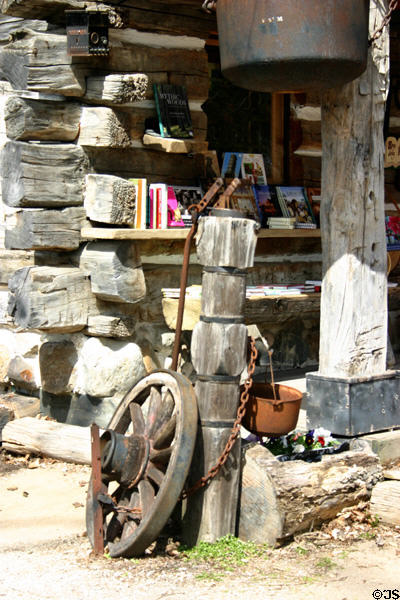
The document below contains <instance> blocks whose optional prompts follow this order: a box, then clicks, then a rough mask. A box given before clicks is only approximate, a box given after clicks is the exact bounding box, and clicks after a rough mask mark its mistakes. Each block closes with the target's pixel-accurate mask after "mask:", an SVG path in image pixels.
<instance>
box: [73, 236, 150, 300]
mask: <svg viewBox="0 0 400 600" xmlns="http://www.w3.org/2000/svg"><path fill="white" fill-rule="evenodd" d="M80 268H81V269H82V271H83V272H85V273H87V274H88V275H90V282H91V287H92V292H93V293H94V294H96V296H97V297H99V298H102V299H103V300H107V301H109V302H121V303H122V302H125V303H127V304H134V303H136V302H139V301H140V300H143V298H144V296H145V295H146V283H145V280H144V274H143V270H142V267H141V262H140V253H139V248H138V246H137V243H136V242H92V243H90V244H87V246H86V247H85V248H84V250H83V252H82V254H81V259H80Z"/></svg>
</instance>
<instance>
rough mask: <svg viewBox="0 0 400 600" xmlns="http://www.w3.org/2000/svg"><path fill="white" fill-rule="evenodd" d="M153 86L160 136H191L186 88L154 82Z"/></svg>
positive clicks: (191, 129) (191, 127) (191, 128)
mask: <svg viewBox="0 0 400 600" xmlns="http://www.w3.org/2000/svg"><path fill="white" fill-rule="evenodd" d="M153 87H154V99H155V103H156V109H157V116H158V122H159V127H160V134H161V137H164V138H167V137H172V138H178V139H179V138H192V137H193V126H192V118H191V115H190V109H189V102H188V99H187V94H186V89H185V88H184V87H183V86H182V85H172V84H169V83H155V84H154V86H153Z"/></svg>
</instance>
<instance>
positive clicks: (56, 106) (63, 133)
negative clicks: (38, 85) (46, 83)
mask: <svg viewBox="0 0 400 600" xmlns="http://www.w3.org/2000/svg"><path fill="white" fill-rule="evenodd" d="M80 116H81V107H80V105H79V104H74V103H69V104H66V103H64V102H51V103H50V102H41V101H38V100H28V99H23V98H20V97H18V96H10V97H9V98H8V99H7V100H6V102H5V105H4V121H5V128H6V134H7V137H9V138H10V139H12V140H56V141H59V142H72V141H73V140H75V138H76V137H77V136H78V133H79V122H80Z"/></svg>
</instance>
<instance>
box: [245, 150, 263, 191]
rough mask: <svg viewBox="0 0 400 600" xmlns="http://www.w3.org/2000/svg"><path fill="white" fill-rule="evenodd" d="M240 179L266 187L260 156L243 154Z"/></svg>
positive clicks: (261, 157) (261, 156)
mask: <svg viewBox="0 0 400 600" xmlns="http://www.w3.org/2000/svg"><path fill="white" fill-rule="evenodd" d="M241 171H242V177H243V179H249V180H250V182H251V183H252V184H253V185H255V184H258V185H267V176H266V173H265V165H264V159H263V155H262V154H243V156H242V168H241Z"/></svg>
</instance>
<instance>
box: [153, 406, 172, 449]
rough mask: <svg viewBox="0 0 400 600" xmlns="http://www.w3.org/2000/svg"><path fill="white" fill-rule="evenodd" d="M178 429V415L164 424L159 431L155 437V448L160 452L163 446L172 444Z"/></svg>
mask: <svg viewBox="0 0 400 600" xmlns="http://www.w3.org/2000/svg"><path fill="white" fill-rule="evenodd" d="M175 428H176V414H173V415H172V417H171V418H170V419H169V421H167V422H166V423H164V425H163V426H162V427H161V429H160V430H159V431H157V433H156V435H155V436H154V442H153V448H155V449H156V450H159V449H160V448H162V447H163V446H166V445H167V444H170V443H171V441H172V439H173V437H174V433H175Z"/></svg>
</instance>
